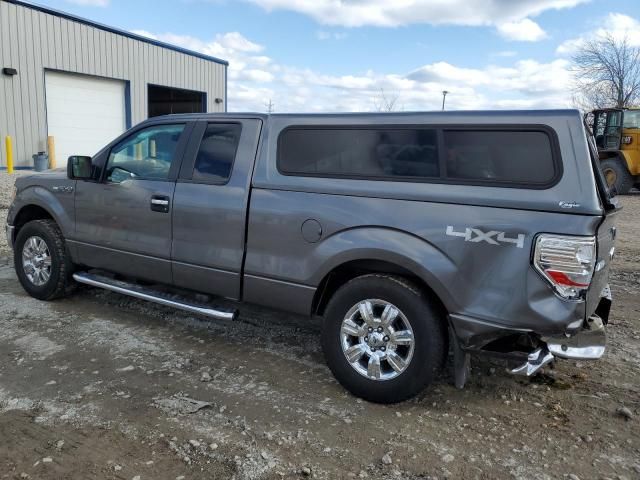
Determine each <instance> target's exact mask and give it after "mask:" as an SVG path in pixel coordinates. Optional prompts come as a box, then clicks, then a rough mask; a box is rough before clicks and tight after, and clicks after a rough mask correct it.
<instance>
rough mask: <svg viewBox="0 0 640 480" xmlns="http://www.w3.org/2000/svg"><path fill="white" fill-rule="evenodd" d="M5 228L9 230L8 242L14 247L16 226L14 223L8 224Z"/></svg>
mask: <svg viewBox="0 0 640 480" xmlns="http://www.w3.org/2000/svg"><path fill="white" fill-rule="evenodd" d="M5 228H6V232H7V243H8V244H9V246H10V247H11V248H13V233H14V232H15V230H16V227H14V226H13V225H9V224H7V225H6V227H5Z"/></svg>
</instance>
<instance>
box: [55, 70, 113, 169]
mask: <svg viewBox="0 0 640 480" xmlns="http://www.w3.org/2000/svg"><path fill="white" fill-rule="evenodd" d="M45 88H46V94H47V96H46V98H47V128H48V134H49V135H53V137H54V138H55V145H56V161H57V166H58V167H64V166H66V164H67V158H68V157H69V156H70V155H89V156H92V155H94V154H95V153H96V152H98V150H100V149H101V148H102V147H104V146H105V145H106V144H107V143H109V142H110V141H111V140H113V139H114V138H115V137H117V136H118V135H120V134H121V133H122V132H124V130H125V103H124V92H125V89H124V88H125V84H124V82H123V81H120V80H106V79H102V78H96V77H90V76H86V75H75V74H71V73H58V72H46V74H45Z"/></svg>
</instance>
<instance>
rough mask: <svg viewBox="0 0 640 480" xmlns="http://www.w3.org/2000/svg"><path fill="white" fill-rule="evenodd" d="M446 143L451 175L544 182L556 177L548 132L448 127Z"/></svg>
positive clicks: (448, 174) (519, 182)
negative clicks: (473, 129)
mask: <svg viewBox="0 0 640 480" xmlns="http://www.w3.org/2000/svg"><path fill="white" fill-rule="evenodd" d="M444 145H445V150H446V152H445V154H446V165H447V177H448V178H450V179H459V180H480V181H489V182H497V183H503V182H504V183H518V184H528V183H532V184H538V185H544V184H549V183H550V182H552V181H553V179H554V177H555V166H554V161H553V150H552V148H551V140H550V139H549V136H548V135H547V134H546V133H545V132H529V131H509V132H507V131H470V130H458V131H455V130H445V132H444Z"/></svg>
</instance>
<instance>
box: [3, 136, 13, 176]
mask: <svg viewBox="0 0 640 480" xmlns="http://www.w3.org/2000/svg"><path fill="white" fill-rule="evenodd" d="M4 143H5V146H6V147H7V173H13V144H12V143H11V137H10V136H9V135H7V138H5V139H4Z"/></svg>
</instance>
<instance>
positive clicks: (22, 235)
mask: <svg viewBox="0 0 640 480" xmlns="http://www.w3.org/2000/svg"><path fill="white" fill-rule="evenodd" d="M27 242H29V244H27ZM34 252H35V253H34ZM25 255H26V257H25ZM47 256H48V259H49V260H48V262H47V261H46V258H47ZM29 257H32V258H31V259H30V262H31V265H32V266H36V267H37V268H34V269H32V268H30V267H29V265H25V262H24V260H25V258H29ZM13 262H14V266H15V269H16V273H17V275H18V280H20V283H21V284H22V288H24V289H25V290H26V292H27V293H28V294H29V295H31V296H32V297H34V298H37V299H38V300H54V299H56V298H61V297H64V296H66V295H68V294H69V293H71V290H72V289H73V286H74V282H73V278H72V274H73V263H72V262H71V258H70V256H69V253H68V252H67V249H66V245H65V241H64V237H63V236H62V232H61V231H60V228H59V227H58V225H57V224H56V222H54V221H53V220H33V221H31V222H28V223H27V224H25V225H24V226H23V227H22V228H21V229H20V231H19V232H18V236H17V238H16V243H15V247H14V250H13ZM47 263H48V264H49V265H50V266H47ZM34 272H39V273H34ZM47 272H48V274H47Z"/></svg>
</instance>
